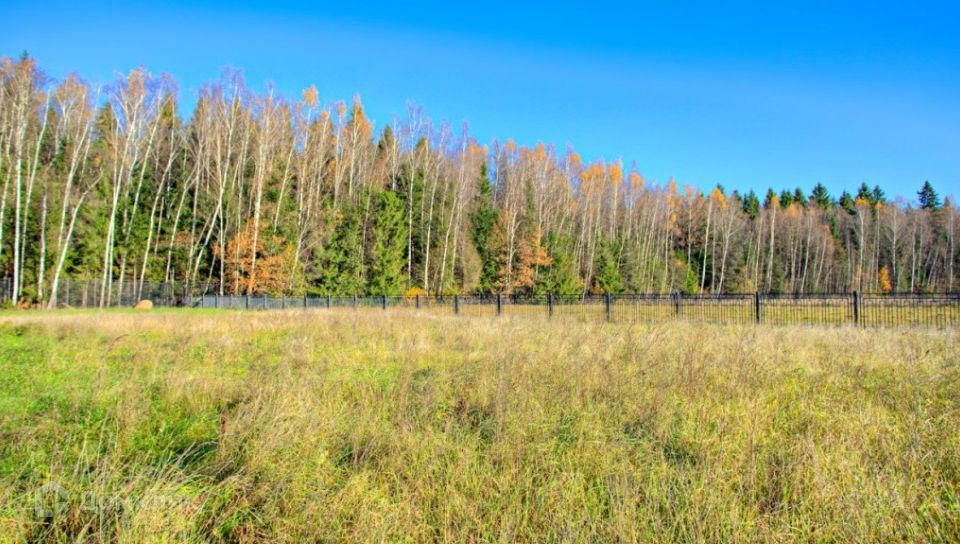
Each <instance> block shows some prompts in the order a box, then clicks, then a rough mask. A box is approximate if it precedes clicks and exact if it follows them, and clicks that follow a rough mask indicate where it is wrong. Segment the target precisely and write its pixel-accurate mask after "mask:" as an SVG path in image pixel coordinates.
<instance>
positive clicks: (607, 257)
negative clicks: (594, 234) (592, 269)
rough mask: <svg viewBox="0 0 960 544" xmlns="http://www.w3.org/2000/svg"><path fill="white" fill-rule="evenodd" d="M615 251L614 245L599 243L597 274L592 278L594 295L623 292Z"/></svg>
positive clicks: (605, 242)
mask: <svg viewBox="0 0 960 544" xmlns="http://www.w3.org/2000/svg"><path fill="white" fill-rule="evenodd" d="M615 250H616V248H615V247H614V244H613V243H611V242H608V241H603V242H601V243H600V247H598V248H597V263H596V271H597V272H596V274H595V275H594V278H593V287H594V288H593V290H594V292H596V293H600V294H612V295H615V294H618V293H622V292H623V282H622V281H621V279H620V269H619V267H618V266H617V256H616V255H617V252H616V251H615Z"/></svg>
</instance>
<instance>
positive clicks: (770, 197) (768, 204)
mask: <svg viewBox="0 0 960 544" xmlns="http://www.w3.org/2000/svg"><path fill="white" fill-rule="evenodd" d="M778 201H779V199H778V198H777V193H775V192H774V191H773V189H767V196H766V198H764V200H763V207H764V208H765V209H768V210H769V209H770V208H772V207H773V206H774V203H775V202H778Z"/></svg>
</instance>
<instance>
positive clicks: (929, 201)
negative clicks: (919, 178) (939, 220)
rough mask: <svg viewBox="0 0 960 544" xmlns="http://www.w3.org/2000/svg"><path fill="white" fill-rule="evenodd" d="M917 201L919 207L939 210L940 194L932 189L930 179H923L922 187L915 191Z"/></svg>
mask: <svg viewBox="0 0 960 544" xmlns="http://www.w3.org/2000/svg"><path fill="white" fill-rule="evenodd" d="M917 201H919V202H920V208H921V209H924V210H931V211H935V210H939V209H940V195H938V194H937V192H936V191H935V190H934V189H933V185H932V184H931V183H930V181H929V180H928V181H924V182H923V187H921V188H920V190H919V191H918V192H917Z"/></svg>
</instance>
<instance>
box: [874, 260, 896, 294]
mask: <svg viewBox="0 0 960 544" xmlns="http://www.w3.org/2000/svg"><path fill="white" fill-rule="evenodd" d="M877 284H878V285H879V286H880V292H881V293H890V292H893V282H891V281H890V270H889V269H888V268H887V267H886V266H882V267H880V272H878V273H877Z"/></svg>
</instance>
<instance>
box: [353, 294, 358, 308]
mask: <svg viewBox="0 0 960 544" xmlns="http://www.w3.org/2000/svg"><path fill="white" fill-rule="evenodd" d="M353 309H354V310H356V309H357V295H356V294H354V295H353Z"/></svg>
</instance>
